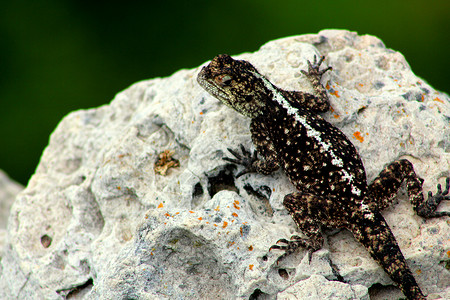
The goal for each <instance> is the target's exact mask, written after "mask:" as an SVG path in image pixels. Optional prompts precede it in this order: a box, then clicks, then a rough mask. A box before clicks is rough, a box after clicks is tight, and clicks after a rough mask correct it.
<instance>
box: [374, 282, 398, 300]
mask: <svg viewBox="0 0 450 300" xmlns="http://www.w3.org/2000/svg"><path fill="white" fill-rule="evenodd" d="M369 297H370V299H371V300H381V299H401V298H404V296H403V293H402V292H401V290H400V289H399V288H397V287H395V286H393V285H382V284H380V283H375V284H373V285H372V286H371V287H370V288H369Z"/></svg>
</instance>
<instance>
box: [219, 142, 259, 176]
mask: <svg viewBox="0 0 450 300" xmlns="http://www.w3.org/2000/svg"><path fill="white" fill-rule="evenodd" d="M240 148H241V152H242V154H240V153H239V152H237V151H235V150H232V149H230V148H227V149H228V151H229V152H230V153H231V154H232V155H233V156H234V157H235V158H229V157H223V158H222V159H223V160H226V161H229V162H231V163H234V164H237V165H242V166H244V170H242V171H241V172H239V173H238V174H236V178H239V177H241V176H242V175H244V174H247V173H252V172H256V169H255V168H254V167H253V163H254V162H255V161H257V160H258V158H257V154H256V150H255V151H253V153H251V152H250V151H247V150H246V149H245V147H244V146H243V145H242V144H241V145H240Z"/></svg>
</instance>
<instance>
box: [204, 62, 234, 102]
mask: <svg viewBox="0 0 450 300" xmlns="http://www.w3.org/2000/svg"><path fill="white" fill-rule="evenodd" d="M207 73H208V67H203V68H202V70H201V71H200V72H199V73H198V76H197V82H198V84H199V85H200V86H201V87H202V88H203V89H205V90H206V91H207V92H208V93H209V94H211V95H212V96H214V97H216V98H218V99H219V100H220V101H222V102H224V103H228V95H227V93H225V91H223V89H221V88H220V87H219V86H218V85H217V84H215V83H214V81H213V79H212V78H210V76H208V74H207Z"/></svg>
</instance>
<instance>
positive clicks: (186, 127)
mask: <svg viewBox="0 0 450 300" xmlns="http://www.w3.org/2000/svg"><path fill="white" fill-rule="evenodd" d="M319 54H322V55H326V56H327V60H326V61H327V63H328V64H330V65H332V66H333V68H334V69H333V72H328V73H327V74H326V75H325V76H324V78H323V80H324V82H328V84H327V88H328V91H329V93H330V94H331V104H332V106H333V108H334V111H333V112H329V113H326V114H324V117H325V118H326V119H327V120H329V121H330V122H332V123H333V124H335V125H336V126H337V127H339V128H340V129H341V130H342V131H343V132H345V133H346V134H347V135H348V136H349V137H350V139H351V140H352V141H353V142H354V144H355V145H356V147H357V148H358V150H359V151H360V153H361V156H362V158H363V160H364V164H365V166H366V170H367V176H368V180H369V181H370V180H372V179H373V178H374V177H375V176H376V175H377V174H378V172H379V171H380V170H381V169H382V168H383V166H384V165H385V164H387V163H389V162H391V161H393V160H395V159H398V158H400V157H407V158H408V159H410V160H412V161H413V163H414V164H415V168H416V171H417V173H418V174H419V175H420V176H421V177H423V178H424V179H425V183H424V188H425V192H428V191H433V192H435V189H436V184H437V183H438V182H441V183H443V182H444V177H445V176H448V175H449V168H448V166H449V161H450V153H449V152H450V142H449V140H450V127H449V126H448V125H449V119H450V99H449V96H448V95H446V94H444V93H440V92H438V91H435V90H434V89H433V88H432V87H431V86H430V85H428V84H427V83H426V82H425V81H424V80H422V79H420V78H418V77H417V76H415V75H414V73H413V72H412V71H411V69H410V67H409V65H408V63H407V62H406V60H405V59H404V57H403V56H402V55H401V54H400V53H398V52H395V51H393V50H390V49H387V48H386V47H385V46H384V44H383V43H382V42H381V41H380V40H379V39H377V38H376V37H373V36H369V35H364V36H358V35H357V34H356V33H353V32H349V31H342V30H325V31H322V32H320V33H319V34H310V35H302V36H295V37H289V38H284V39H280V40H276V41H272V42H269V43H267V44H266V45H264V46H263V47H262V48H261V49H260V50H259V51H257V52H255V53H252V54H249V53H246V54H242V55H240V56H237V57H238V58H241V59H246V60H249V61H250V62H251V63H253V64H254V65H255V66H256V67H257V68H258V69H259V70H260V71H261V72H262V73H263V74H265V75H266V76H267V77H268V78H269V79H270V80H271V81H272V82H274V83H275V84H277V85H279V86H280V87H282V88H286V89H291V90H294V89H295V90H308V91H312V87H311V86H310V84H309V82H308V81H307V79H306V78H304V76H303V75H302V74H301V72H300V70H301V69H305V68H306V60H307V59H312V57H313V56H314V55H319ZM199 69H200V67H199V68H196V69H193V70H181V71H178V72H176V73H175V74H173V75H172V76H170V77H168V78H157V79H152V80H147V81H142V82H138V83H136V84H134V85H133V86H131V87H130V88H128V89H126V90H125V91H123V92H121V93H119V94H118V95H117V96H116V97H115V99H114V100H113V101H112V102H111V103H110V104H109V105H105V106H102V107H99V108H95V109H89V110H80V111H76V112H73V113H71V114H69V115H68V116H67V117H65V118H64V119H63V120H62V121H61V123H60V124H59V125H58V127H57V128H56V130H55V132H54V133H53V134H52V136H51V138H50V143H49V145H48V147H47V148H46V149H45V151H44V153H43V155H42V158H41V162H40V164H39V166H38V168H37V170H36V173H35V175H34V176H33V177H32V178H31V180H30V182H29V184H28V186H27V188H26V189H25V190H24V191H23V192H22V193H21V194H20V195H19V197H17V200H16V201H15V202H14V204H13V206H12V209H11V210H12V213H11V217H10V219H9V224H8V238H7V247H6V250H5V255H4V257H3V259H2V262H1V263H2V267H3V273H2V276H1V279H0V290H2V291H3V296H4V297H3V298H20V299H62V298H64V297H67V298H69V297H73V298H78V299H81V298H85V299H111V298H115V299H121V298H127V299H155V298H156V299H174V298H180V299H181V298H183V299H188V298H210V299H211V298H214V297H217V298H220V299H230V298H242V299H243V298H246V299H249V298H251V299H255V298H259V299H265V298H267V299H275V297H277V295H278V296H280V297H290V295H293V294H292V293H297V292H298V293H299V295H315V297H319V296H320V297H323V298H327V297H328V298H332V297H336V295H344V296H345V297H347V296H346V295H348V297H353V296H354V297H362V298H364V297H365V298H366V299H367V289H368V288H370V287H371V286H373V285H374V284H376V283H379V284H382V285H391V284H392V282H391V280H390V279H389V278H388V276H387V275H386V274H385V273H384V271H383V270H382V269H381V268H380V267H378V265H377V264H376V263H375V262H374V261H373V260H372V259H371V258H370V256H369V254H368V253H367V251H366V250H365V249H364V248H363V247H362V246H360V245H359V244H358V243H357V242H356V241H355V240H354V239H353V237H352V236H351V234H349V233H348V232H346V231H325V233H326V235H325V236H326V244H325V247H324V248H323V249H322V250H320V251H317V252H315V253H314V254H313V256H312V261H311V263H309V261H308V259H307V257H306V251H304V250H300V251H299V252H297V253H295V254H293V255H291V256H289V257H287V258H286V259H284V260H283V261H282V262H281V263H280V265H277V264H276V259H277V257H278V256H279V255H280V252H277V251H276V250H274V251H272V252H268V248H269V247H270V246H271V245H272V244H274V243H275V242H276V241H277V240H278V239H280V238H288V237H290V235H292V234H294V233H297V229H296V227H295V225H294V223H293V221H292V219H291V218H290V216H289V215H288V214H287V212H286V210H285V209H284V208H283V206H282V200H283V197H284V195H286V194H287V193H290V192H292V191H293V190H294V188H293V186H292V185H291V184H290V183H289V181H288V180H287V178H286V177H285V175H284V174H283V173H282V172H281V171H279V172H276V173H275V174H273V175H271V176H261V175H257V174H249V175H245V176H242V177H240V178H239V179H235V178H234V177H233V172H234V171H235V168H236V167H235V166H232V165H228V164H227V163H225V162H224V161H223V160H222V159H221V158H222V157H223V156H225V155H228V154H227V150H226V149H227V147H231V148H236V147H237V145H238V144H240V143H242V144H244V145H245V146H246V147H250V146H251V140H250V133H249V130H248V125H249V120H248V119H247V118H245V117H243V116H241V115H239V114H238V113H236V112H235V111H233V110H231V109H229V108H228V107H225V106H224V105H222V104H221V103H220V102H219V101H217V100H216V99H214V98H213V97H211V96H209V95H208V94H207V93H206V92H205V91H203V90H202V89H201V88H200V87H199V86H198V84H197V82H196V76H197V73H198V71H199ZM155 165H156V166H157V168H156V170H157V172H155ZM441 206H442V207H441V209H442V210H450V209H449V206H448V204H447V203H446V204H444V205H441ZM384 215H385V217H386V219H387V220H388V223H389V224H390V225H391V228H392V230H393V232H394V234H395V235H396V237H397V239H398V241H399V244H400V247H401V249H402V250H403V253H404V254H405V256H406V258H407V260H408V262H409V265H410V267H411V269H412V271H413V272H414V274H415V276H416V279H417V281H418V282H419V284H420V286H421V287H422V289H423V290H424V292H425V293H427V294H432V295H434V296H435V297H442V298H450V288H449V287H448V284H446V283H448V282H449V280H450V275H449V272H448V271H447V270H446V269H445V266H444V264H443V263H441V262H442V261H445V260H448V256H447V252H446V251H448V244H446V243H448V239H449V232H450V228H449V224H448V218H439V219H432V220H426V221H425V220H423V219H421V218H420V217H418V216H416V215H414V213H413V211H412V208H411V206H410V204H409V203H408V200H407V199H406V197H405V193H404V191H402V192H400V193H399V197H398V203H397V204H396V205H393V207H391V208H389V209H387V210H386V211H385V212H384ZM337 280H340V281H342V280H344V281H345V282H346V283H341V282H336V281H337ZM317 284H320V285H321V286H324V288H323V289H320V290H317V287H314V285H317ZM325 287H326V288H325ZM355 287H356V288H355ZM374 289H375V290H376V289H381V290H382V289H383V288H382V287H381V286H380V285H375V288H371V289H369V292H371V291H374ZM389 289H390V288H389ZM394 290H395V289H394ZM397 291H398V290H397ZM0 293H1V292H0ZM384 294H386V293H384ZM299 295H297V297H299V298H301V296H299ZM0 298H2V295H1V294H0Z"/></svg>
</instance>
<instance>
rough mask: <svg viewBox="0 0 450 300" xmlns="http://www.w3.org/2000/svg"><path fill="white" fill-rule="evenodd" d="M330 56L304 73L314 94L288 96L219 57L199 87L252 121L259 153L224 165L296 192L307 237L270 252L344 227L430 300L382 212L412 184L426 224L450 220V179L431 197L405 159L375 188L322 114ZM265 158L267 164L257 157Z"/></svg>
mask: <svg viewBox="0 0 450 300" xmlns="http://www.w3.org/2000/svg"><path fill="white" fill-rule="evenodd" d="M324 59H325V57H324V56H322V57H321V58H320V59H317V56H314V60H313V62H312V63H311V61H309V60H308V61H307V63H308V70H307V71H306V70H301V72H302V74H304V75H305V76H306V77H307V78H308V80H309V81H310V82H311V85H312V87H313V89H314V94H311V93H307V92H302V91H286V90H283V89H281V88H279V87H277V86H276V85H274V84H273V83H271V82H270V81H269V80H268V79H267V78H266V77H265V76H263V75H262V74H261V73H260V72H259V71H258V70H257V69H256V68H255V67H254V66H253V65H252V64H251V63H249V62H248V61H245V60H235V59H233V58H232V57H231V56H229V55H226V54H221V55H218V56H216V57H215V58H214V59H213V60H212V61H211V62H210V63H209V64H208V65H207V66H205V67H203V68H202V69H201V71H200V72H199V74H198V76H197V81H198V83H199V85H200V86H201V87H202V88H203V89H205V90H206V91H207V92H208V93H209V94H211V95H212V96H214V97H215V98H217V99H219V100H220V101H221V102H222V103H224V104H225V105H227V106H228V107H230V108H232V109H234V110H236V111H237V112H239V113H240V114H242V115H244V116H246V117H249V118H250V119H251V122H250V133H251V138H252V142H253V144H254V146H255V148H256V150H254V151H253V152H251V151H249V150H247V149H245V147H243V146H242V145H240V150H232V149H228V151H229V152H230V153H231V154H232V155H233V158H229V157H224V158H223V159H224V160H225V161H228V162H231V163H234V164H237V165H241V166H243V170H242V171H240V172H239V173H238V174H236V177H240V176H242V175H244V174H247V173H252V172H257V173H261V174H265V175H268V174H270V173H272V172H274V171H275V170H277V169H279V168H282V169H283V170H284V172H285V174H286V175H287V177H288V178H289V180H290V182H291V183H292V184H293V185H294V186H295V188H296V191H295V192H293V193H291V194H288V195H286V196H285V197H284V200H283V206H284V207H285V208H286V210H287V211H288V213H289V214H290V215H291V217H292V218H293V220H294V222H295V224H296V225H297V226H298V228H299V229H300V231H301V232H302V233H303V234H304V236H305V237H300V236H298V235H293V236H292V237H291V238H290V239H289V240H288V239H285V238H282V239H280V240H278V241H277V242H276V243H275V245H272V246H271V247H270V248H269V251H270V250H272V249H279V250H282V251H284V253H283V254H282V255H281V256H280V257H279V258H278V259H277V263H278V261H279V260H280V259H282V258H283V257H285V256H286V255H289V254H291V253H293V252H294V251H296V250H297V249H298V248H300V247H302V248H306V249H307V250H308V254H309V259H310V260H311V255H312V253H313V252H315V251H317V250H319V249H321V248H322V246H323V243H324V238H323V235H322V232H321V228H322V226H326V227H335V228H345V229H347V230H349V231H350V232H352V234H353V236H354V237H355V239H356V240H357V241H359V242H360V243H361V244H362V245H364V247H365V248H366V249H367V250H368V252H369V253H370V255H371V257H372V258H373V259H374V260H375V261H376V262H377V263H378V264H379V265H380V266H381V267H382V268H383V269H384V271H385V272H386V273H387V274H388V275H389V277H390V278H391V279H392V281H393V282H394V283H395V284H396V285H398V286H399V288H400V289H401V290H402V292H403V293H404V294H405V296H406V297H407V298H408V299H426V297H425V296H424V294H423V293H422V291H421V289H420V288H419V286H418V284H417V282H416V280H415V278H414V276H413V274H412V272H411V270H410V269H409V267H408V265H407V263H406V260H405V258H404V256H403V254H402V252H401V250H400V248H399V246H398V243H397V241H396V239H395V237H394V235H393V233H392V231H391V229H390V228H389V226H388V224H387V223H386V221H385V219H384V217H383V216H382V214H381V213H380V211H382V210H383V209H385V208H386V207H388V206H389V205H390V204H391V203H392V202H393V201H394V199H395V198H396V195H397V190H398V189H399V188H400V186H401V184H402V182H404V181H405V182H406V188H407V193H408V197H409V200H410V202H411V205H412V207H413V209H414V211H415V212H416V213H417V214H418V215H419V216H421V217H423V218H435V217H443V216H450V212H437V211H436V209H437V207H438V205H439V204H440V203H441V201H442V200H449V199H450V196H449V185H450V178H448V177H447V178H446V183H445V188H444V191H442V187H441V185H440V184H438V185H437V192H436V193H435V194H434V195H433V193H432V192H429V193H428V197H427V199H425V197H424V195H423V191H422V184H423V179H421V178H420V177H419V176H418V175H416V173H415V171H414V167H413V165H412V163H411V162H410V161H408V160H406V159H399V160H396V161H394V162H392V163H390V164H388V165H387V166H386V167H385V168H384V169H383V170H382V171H381V173H380V174H379V175H378V177H376V178H375V179H374V180H373V182H372V183H370V184H368V183H367V179H366V172H365V169H364V166H363V163H362V161H361V157H360V155H359V154H358V152H357V150H356V148H355V146H354V145H353V144H352V143H351V141H350V140H349V138H347V136H346V135H345V134H344V133H343V132H342V131H340V130H339V129H338V128H336V127H335V126H333V125H332V124H330V123H329V122H327V121H326V120H325V119H324V118H323V117H322V116H320V115H319V113H323V112H326V111H328V110H329V109H330V103H329V99H328V95H327V91H326V89H325V87H324V86H323V85H322V84H321V83H320V81H321V79H322V75H323V74H324V73H325V72H327V71H331V70H332V68H331V67H327V68H322V69H321V65H322V63H323V61H324ZM258 155H260V156H261V157H262V158H258Z"/></svg>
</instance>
